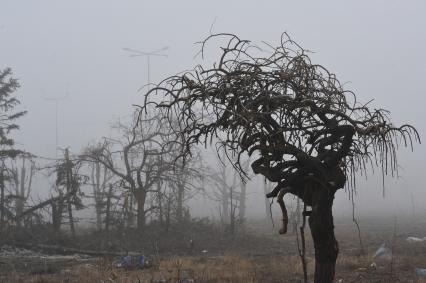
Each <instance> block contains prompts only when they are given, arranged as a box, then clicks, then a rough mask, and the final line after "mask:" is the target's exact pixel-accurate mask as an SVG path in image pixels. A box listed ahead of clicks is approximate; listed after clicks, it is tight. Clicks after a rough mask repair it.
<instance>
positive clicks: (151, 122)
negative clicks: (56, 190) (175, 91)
mask: <svg viewBox="0 0 426 283" xmlns="http://www.w3.org/2000/svg"><path fill="white" fill-rule="evenodd" d="M136 114H137V113H136ZM118 128H119V130H120V131H121V134H122V137H121V138H118V139H105V140H104V143H103V144H101V145H98V146H95V147H89V148H88V149H87V150H86V152H85V153H84V154H83V157H82V158H84V159H85V160H88V161H91V162H99V163H101V164H102V165H104V166H105V167H106V168H107V169H108V170H109V171H110V172H112V173H113V174H114V175H116V176H117V178H119V179H120V181H121V186H122V187H123V188H124V189H125V190H126V191H127V192H128V193H129V194H127V198H126V200H125V204H124V209H128V207H131V206H132V203H133V201H132V197H134V198H135V200H136V203H137V228H138V229H139V230H140V231H143V229H144V226H145V223H146V215H147V214H148V213H150V212H151V211H153V210H155V209H157V207H155V206H150V207H146V206H145V205H146V204H147V201H148V198H149V197H150V196H149V195H150V194H151V193H152V194H156V193H157V188H156V186H155V185H156V183H157V182H158V181H159V180H161V178H163V177H164V176H167V175H168V174H167V173H166V172H168V171H170V170H172V169H173V163H172V162H171V161H172V160H171V159H172V156H173V155H171V152H172V151H174V150H175V143H174V140H175V139H174V138H173V135H171V132H170V128H169V127H167V124H166V120H164V119H162V118H161V117H159V116H158V115H152V116H151V117H148V118H141V116H140V115H134V116H133V118H132V121H131V123H130V125H125V124H123V123H120V124H119V125H118ZM126 207H127V208H126Z"/></svg>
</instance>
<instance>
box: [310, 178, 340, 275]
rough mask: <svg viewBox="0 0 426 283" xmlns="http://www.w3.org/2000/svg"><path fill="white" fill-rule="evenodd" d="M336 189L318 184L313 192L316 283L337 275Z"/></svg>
mask: <svg viewBox="0 0 426 283" xmlns="http://www.w3.org/2000/svg"><path fill="white" fill-rule="evenodd" d="M334 193H335V191H334V189H332V188H324V187H320V186H317V187H316V188H315V189H314V190H313V192H312V213H311V216H310V217H309V227H310V228H311V233H312V239H313V241H314V248H315V279H314V282H315V283H332V282H333V280H334V275H335V267H336V260H337V255H338V253H339V247H338V243H337V241H336V238H335V236H334V224H333V211H332V206H333V199H334Z"/></svg>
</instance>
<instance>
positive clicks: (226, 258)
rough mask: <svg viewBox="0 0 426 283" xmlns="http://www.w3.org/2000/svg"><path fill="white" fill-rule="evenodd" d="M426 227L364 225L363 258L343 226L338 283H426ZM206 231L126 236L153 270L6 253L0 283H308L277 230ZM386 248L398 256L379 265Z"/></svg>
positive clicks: (92, 237) (390, 222) (291, 240)
mask: <svg viewBox="0 0 426 283" xmlns="http://www.w3.org/2000/svg"><path fill="white" fill-rule="evenodd" d="M425 224H426V223H425V222H424V221H422V220H420V219H417V220H416V221H413V220H409V219H400V220H395V219H361V220H360V225H361V233H362V241H363V246H364V254H362V253H361V250H360V243H359V238H358V234H357V230H356V228H355V225H354V224H353V223H352V222H351V221H350V220H341V219H337V220H336V235H337V238H338V240H339V243H340V255H339V259H338V262H337V273H336V282H426V277H422V276H420V275H418V274H416V268H426V241H425V242H414V243H410V242H408V241H407V237H410V236H414V237H419V238H422V237H424V236H426V225H425ZM203 225H205V227H204V226H203V227H204V228H203V227H201V226H202V225H200V224H197V226H196V227H197V228H196V229H195V228H194V227H195V226H194V227H192V229H190V230H191V233H192V236H193V237H192V238H193V239H194V240H193V241H194V246H193V248H192V249H190V248H189V246H188V244H187V242H186V240H187V239H188V237H187V235H188V234H185V233H184V232H182V231H181V232H179V231H174V232H173V233H170V232H169V233H164V235H162V236H160V237H159V238H157V240H156V241H154V242H155V245H152V243H153V241H152V239H154V238H155V237H154V236H153V235H151V236H152V237H151V238H150V237H149V236H148V235H146V236H145V238H144V239H145V240H144V242H145V243H149V244H145V245H142V246H139V247H136V246H135V247H134V248H131V247H130V246H131V244H129V243H130V242H132V241H137V236H136V235H133V236H131V235H127V236H128V237H129V239H132V240H129V241H128V245H129V246H128V247H129V249H135V250H138V251H139V252H140V251H142V250H143V251H145V254H146V255H151V257H152V259H153V264H152V266H150V267H149V268H144V269H124V268H119V267H116V265H115V263H114V262H115V261H116V260H117V258H118V257H117V256H115V257H114V256H109V257H105V256H103V257H100V256H97V257H94V256H82V255H79V256H76V255H72V254H71V255H70V254H69V255H58V254H55V255H52V254H51V255H50V256H48V255H45V254H43V253H41V252H37V253H36V252H35V253H34V254H30V255H25V253H23V254H19V253H18V254H17V255H13V253H10V254H8V255H7V256H6V255H4V254H2V253H0V256H1V257H0V272H1V277H0V282H5V283H6V282H11V283H14V282H40V283H41V282H79V283H84V282H116V283H119V282H123V283H124V282H186V283H189V282H241V283H242V282H302V278H303V275H302V266H301V263H300V258H299V256H298V253H297V242H296V236H295V235H294V234H292V233H289V235H285V236H281V235H278V233H277V232H276V231H277V228H276V227H275V228H274V229H272V227H271V225H270V224H268V223H266V224H265V223H262V222H256V223H247V224H246V229H245V231H240V232H239V233H238V234H237V235H235V236H231V235H227V234H226V233H225V232H224V231H221V230H220V229H219V228H218V227H213V228H212V227H210V226H208V225H210V224H208V225H207V224H203ZM209 227H210V228H209ZM306 235H307V240H306V241H307V261H308V272H309V279H310V281H312V278H313V274H312V272H313V270H314V257H313V247H312V242H311V239H310V237H309V229H308V228H307V231H306ZM80 237H81V238H80V239H79V240H77V241H81V242H82V243H85V245H86V246H84V244H82V243H80V246H79V248H85V249H87V248H89V247H91V246H93V243H92V242H91V241H96V237H98V240H99V238H100V237H101V236H96V234H93V233H91V234H87V235H82V236H80ZM132 237H133V238H132ZM147 239H150V240H147ZM62 241H63V240H62ZM383 243H385V244H386V246H387V247H388V249H389V251H390V252H391V255H387V256H384V257H374V254H375V252H376V250H377V249H378V248H379V247H380V246H381V245H382V244H383ZM150 246H151V248H149V247H150ZM3 250H4V249H3ZM33 250H36V249H33Z"/></svg>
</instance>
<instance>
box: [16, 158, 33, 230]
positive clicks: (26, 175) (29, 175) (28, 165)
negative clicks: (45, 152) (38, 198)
mask: <svg viewBox="0 0 426 283" xmlns="http://www.w3.org/2000/svg"><path fill="white" fill-rule="evenodd" d="M19 161H21V162H19ZM35 169H36V168H35V162H34V161H33V160H32V158H31V156H30V155H28V154H21V155H20V158H18V159H17V160H16V162H13V163H12V165H11V168H10V175H11V180H10V183H11V195H12V197H13V198H14V200H15V215H16V216H17V215H21V214H22V213H23V212H24V208H25V204H26V202H27V200H28V198H29V196H30V193H31V186H32V181H33V177H34V174H35ZM17 224H18V226H20V225H21V219H20V218H18V219H17Z"/></svg>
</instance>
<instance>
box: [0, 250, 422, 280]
mask: <svg viewBox="0 0 426 283" xmlns="http://www.w3.org/2000/svg"><path fill="white" fill-rule="evenodd" d="M422 260H424V259H419V258H410V257H405V256H402V257H397V258H395V259H394V262H393V265H394V266H393V274H391V273H390V262H389V261H385V260H383V261H377V260H376V261H375V262H376V263H377V267H376V268H372V267H370V265H371V263H372V262H373V258H372V257H371V256H365V257H357V256H347V255H342V256H340V257H339V260H338V263H337V265H338V266H337V270H338V272H337V274H336V282H360V283H362V282H419V283H420V282H426V279H422V278H417V277H416V276H415V275H414V269H413V266H417V264H420V263H422ZM313 268H314V261H313V259H312V258H308V270H310V271H312V270H313ZM309 277H310V278H312V274H310V275H309ZM188 278H190V279H193V280H194V281H184V279H188ZM301 278H302V268H301V264H300V260H299V258H298V257H295V256H286V257H278V256H275V257H266V256H261V257H250V258H249V257H240V256H236V255H235V256H233V255H228V256H217V257H208V256H205V257H204V256H198V257H173V258H168V259H163V260H161V261H160V263H159V264H158V265H157V266H155V267H153V268H150V269H145V270H132V271H130V270H123V269H117V268H112V264H111V262H110V261H107V260H99V261H97V262H94V263H91V264H77V265H74V266H71V267H70V268H67V269H63V270H62V271H61V272H60V273H57V274H44V275H22V274H17V273H13V272H12V273H10V274H8V275H7V276H6V277H3V279H2V280H0V282H5V283H6V282H8V283H18V282H28V283H42V282H45V283H51V282H52V283H53V282H64V283H65V282H67V283H72V282H78V283H89V282H90V283H92V282H99V283H101V282H105V283H106V282H110V283H112V282H114V283H133V282H197V283H204V282H235V283H243V282H244V283H246V282H247V283H251V282H301ZM339 280H342V281H339Z"/></svg>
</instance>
